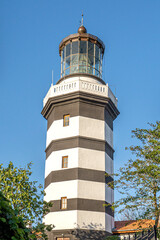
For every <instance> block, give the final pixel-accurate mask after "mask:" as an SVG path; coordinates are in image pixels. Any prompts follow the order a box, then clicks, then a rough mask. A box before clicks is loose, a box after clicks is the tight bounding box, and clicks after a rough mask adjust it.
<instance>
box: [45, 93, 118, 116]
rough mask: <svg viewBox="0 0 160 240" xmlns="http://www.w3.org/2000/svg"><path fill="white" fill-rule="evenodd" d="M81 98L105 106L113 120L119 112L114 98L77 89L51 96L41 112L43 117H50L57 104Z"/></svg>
mask: <svg viewBox="0 0 160 240" xmlns="http://www.w3.org/2000/svg"><path fill="white" fill-rule="evenodd" d="M79 99H81V100H85V101H87V102H89V103H92V104H94V105H99V106H103V107H105V108H106V109H107V110H108V111H109V112H110V115H111V116H112V119H113V120H114V119H115V118H116V117H117V116H118V114H119V111H118V109H117V107H116V106H115V105H114V103H113V102H112V100H111V99H110V98H107V97H104V96H99V95H95V94H90V93H87V92H82V91H76V92H72V93H67V94H63V95H59V96H55V97H51V98H49V99H48V101H47V103H46V104H45V106H44V108H43V110H42V112H41V113H42V115H43V117H45V118H46V119H48V117H49V115H50V113H51V112H52V110H53V108H54V107H55V106H56V105H57V104H60V103H66V104H67V103H68V102H69V101H71V100H72V101H75V100H79Z"/></svg>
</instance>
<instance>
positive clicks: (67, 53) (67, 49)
mask: <svg viewBox="0 0 160 240" xmlns="http://www.w3.org/2000/svg"><path fill="white" fill-rule="evenodd" d="M70 50H71V44H70V43H69V44H68V45H67V46H66V57H68V56H69V55H70Z"/></svg>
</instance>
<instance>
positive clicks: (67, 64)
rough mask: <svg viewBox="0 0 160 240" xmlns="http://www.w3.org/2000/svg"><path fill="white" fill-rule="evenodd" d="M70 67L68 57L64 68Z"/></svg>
mask: <svg viewBox="0 0 160 240" xmlns="http://www.w3.org/2000/svg"><path fill="white" fill-rule="evenodd" d="M68 67H70V56H69V57H67V58H66V65H65V68H68Z"/></svg>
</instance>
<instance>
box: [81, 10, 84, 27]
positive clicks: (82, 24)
mask: <svg viewBox="0 0 160 240" xmlns="http://www.w3.org/2000/svg"><path fill="white" fill-rule="evenodd" d="M83 16H84V15H83V11H82V21H81V26H83Z"/></svg>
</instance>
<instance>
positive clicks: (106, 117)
mask: <svg viewBox="0 0 160 240" xmlns="http://www.w3.org/2000/svg"><path fill="white" fill-rule="evenodd" d="M104 50H105V46H104V44H103V42H102V41H101V40H100V39H99V38H98V37H96V36H93V35H91V34H88V33H87V30H86V28H85V27H84V26H83V25H82V26H81V27H80V28H79V29H78V33H76V34H72V35H69V36H68V37H66V38H64V39H63V40H62V42H61V43H60V45H59V54H60V56H61V78H60V80H59V81H58V82H57V83H56V85H51V87H50V89H49V91H48V93H47V95H46V97H45V98H44V100H43V110H42V115H43V116H44V118H45V119H47V140H46V150H45V152H46V164H45V192H46V196H45V200H46V201H52V202H53V206H52V208H51V211H50V213H48V214H47V215H46V216H45V217H44V222H45V223H46V224H54V226H55V228H54V229H53V231H52V232H50V233H49V240H52V239H53V240H62V239H63V240H69V239H70V240H72V239H98V240H100V239H105V237H106V236H107V235H110V234H111V232H112V228H113V226H114V214H113V212H112V210H111V208H110V206H109V205H108V206H107V207H105V206H104V204H105V203H107V204H110V205H111V204H112V202H113V198H114V193H113V189H111V188H109V187H108V186H107V184H106V183H107V182H108V181H111V180H112V177H111V176H106V175H105V173H108V175H110V174H112V173H113V153H114V150H113V121H114V119H115V118H116V117H117V116H118V114H119V111H118V109H117V99H116V98H115V96H114V95H113V93H112V91H111V90H110V88H109V87H108V84H106V83H105V82H104V81H103V80H102V60H103V54H104Z"/></svg>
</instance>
